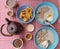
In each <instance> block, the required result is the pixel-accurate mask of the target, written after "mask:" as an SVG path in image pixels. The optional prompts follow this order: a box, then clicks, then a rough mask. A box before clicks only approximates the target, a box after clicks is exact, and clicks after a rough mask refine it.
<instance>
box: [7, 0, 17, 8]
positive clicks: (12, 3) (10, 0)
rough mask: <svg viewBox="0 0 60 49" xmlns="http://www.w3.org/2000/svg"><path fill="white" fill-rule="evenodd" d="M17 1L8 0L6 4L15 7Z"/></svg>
mask: <svg viewBox="0 0 60 49" xmlns="http://www.w3.org/2000/svg"><path fill="white" fill-rule="evenodd" d="M16 4H17V1H16V0H6V6H7V7H8V8H13V7H14V6H16Z"/></svg>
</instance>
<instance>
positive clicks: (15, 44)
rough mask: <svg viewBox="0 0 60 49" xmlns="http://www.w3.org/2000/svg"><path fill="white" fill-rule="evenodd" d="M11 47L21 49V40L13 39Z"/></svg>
mask: <svg viewBox="0 0 60 49" xmlns="http://www.w3.org/2000/svg"><path fill="white" fill-rule="evenodd" d="M12 45H13V46H14V48H15V49H20V48H22V47H23V40H22V39H21V38H20V39H15V40H13V43H12Z"/></svg>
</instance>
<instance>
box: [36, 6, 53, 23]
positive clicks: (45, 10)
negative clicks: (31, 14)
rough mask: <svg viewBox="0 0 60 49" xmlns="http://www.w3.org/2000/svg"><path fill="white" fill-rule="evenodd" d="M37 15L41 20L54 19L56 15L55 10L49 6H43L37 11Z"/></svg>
mask: <svg viewBox="0 0 60 49" xmlns="http://www.w3.org/2000/svg"><path fill="white" fill-rule="evenodd" d="M36 15H37V17H38V19H39V20H40V21H41V22H44V21H46V20H48V21H52V20H53V17H54V11H53V9H52V8H51V7H49V6H41V7H40V8H39V9H38V11H37V14H36Z"/></svg>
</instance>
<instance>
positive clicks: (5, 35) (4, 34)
mask: <svg viewBox="0 0 60 49" xmlns="http://www.w3.org/2000/svg"><path fill="white" fill-rule="evenodd" d="M4 26H5V24H3V25H2V26H1V34H2V35H3V36H9V37H10V36H13V35H12V34H11V35H6V34H4V33H3V32H2V30H3V27H4Z"/></svg>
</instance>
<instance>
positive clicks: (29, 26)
mask: <svg viewBox="0 0 60 49" xmlns="http://www.w3.org/2000/svg"><path fill="white" fill-rule="evenodd" d="M27 31H29V32H32V31H34V25H33V24H28V25H27Z"/></svg>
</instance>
